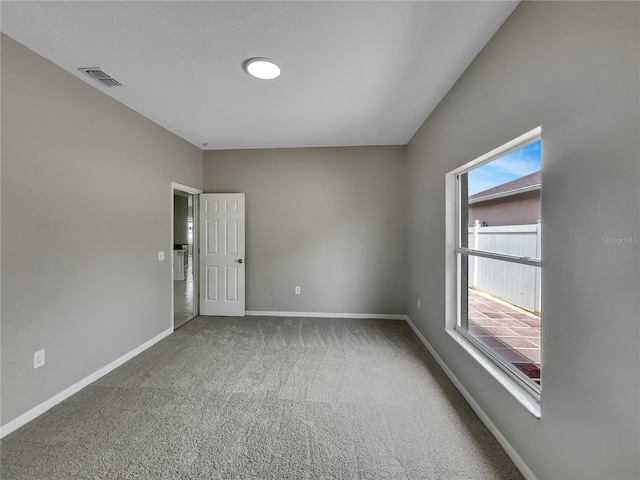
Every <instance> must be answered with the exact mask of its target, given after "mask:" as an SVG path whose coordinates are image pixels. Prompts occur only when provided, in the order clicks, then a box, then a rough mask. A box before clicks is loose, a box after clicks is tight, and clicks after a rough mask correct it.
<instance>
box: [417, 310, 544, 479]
mask: <svg viewBox="0 0 640 480" xmlns="http://www.w3.org/2000/svg"><path fill="white" fill-rule="evenodd" d="M407 323H408V324H409V326H410V327H411V329H412V330H413V331H414V333H415V334H416V335H417V336H418V338H419V339H420V341H421V342H422V343H423V345H424V346H425V347H426V348H427V350H429V353H430V354H431V355H432V356H433V358H434V359H435V360H436V362H438V365H440V368H442V370H443V371H444V373H445V374H446V375H447V377H449V380H451V382H452V383H453V384H454V385H455V387H456V388H457V389H458V391H459V392H460V393H461V394H462V396H463V397H464V399H465V400H466V401H467V403H468V404H469V406H470V407H471V408H472V409H473V411H474V412H476V415H478V417H479V418H480V420H481V421H482V423H484V424H485V426H486V427H487V428H488V429H489V431H490V432H491V433H492V434H493V436H494V437H496V440H498V443H500V445H502V448H504V450H505V452H506V453H507V455H508V456H509V458H510V459H511V460H512V461H513V463H514V464H515V466H516V467H517V468H518V470H520V473H522V476H523V477H524V478H526V479H527V480H537V477H536V476H535V475H534V473H533V471H532V470H531V469H530V468H529V466H528V465H527V464H526V463H524V460H522V458H521V457H520V455H518V453H517V452H516V450H515V449H514V448H513V446H512V445H511V444H510V443H509V441H508V440H507V439H506V438H505V436H504V435H503V434H502V432H500V430H498V427H496V425H495V423H493V422H492V421H491V419H490V418H489V416H488V415H487V414H486V413H485V411H484V410H483V409H482V407H480V405H479V404H478V402H476V400H475V399H474V398H473V397H472V396H471V394H470V393H469V391H468V390H467V389H466V388H464V385H462V383H461V382H460V380H458V378H457V377H456V376H455V375H454V373H453V372H452V371H451V369H450V368H449V367H448V366H447V364H446V363H444V360H442V358H441V357H440V355H438V354H437V353H436V351H435V350H434V349H433V347H432V346H431V344H430V343H429V342H428V341H427V339H426V338H424V335H422V333H420V331H419V330H418V329H417V328H416V326H415V325H414V324H413V322H412V321H411V319H410V318H409V317H407Z"/></svg>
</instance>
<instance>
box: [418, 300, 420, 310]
mask: <svg viewBox="0 0 640 480" xmlns="http://www.w3.org/2000/svg"><path fill="white" fill-rule="evenodd" d="M418 308H420V299H418Z"/></svg>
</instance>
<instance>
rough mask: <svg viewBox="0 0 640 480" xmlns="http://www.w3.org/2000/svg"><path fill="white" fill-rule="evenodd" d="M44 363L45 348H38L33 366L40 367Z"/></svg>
mask: <svg viewBox="0 0 640 480" xmlns="http://www.w3.org/2000/svg"><path fill="white" fill-rule="evenodd" d="M43 365H44V350H38V351H37V352H35V353H34V354H33V368H40V367H41V366H43Z"/></svg>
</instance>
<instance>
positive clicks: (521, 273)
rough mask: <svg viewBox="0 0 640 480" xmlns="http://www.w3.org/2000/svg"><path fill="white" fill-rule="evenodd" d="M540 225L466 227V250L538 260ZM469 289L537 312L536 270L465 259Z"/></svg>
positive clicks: (538, 275)
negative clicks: (466, 261) (467, 240)
mask: <svg viewBox="0 0 640 480" xmlns="http://www.w3.org/2000/svg"><path fill="white" fill-rule="evenodd" d="M540 233H541V228H540V222H538V223H537V224H535V225H509V226H502V227H482V226H480V224H479V222H478V221H476V224H475V225H474V226H473V227H469V248H472V249H474V250H484V251H489V252H495V253H505V254H509V255H517V256H520V257H531V258H541V253H542V251H541V244H540ZM469 286H470V287H473V288H476V289H477V290H481V291H483V292H486V293H488V294H490V295H493V296H494V297H497V298H501V299H502V300H505V301H507V302H509V303H512V304H514V305H518V306H519V307H522V308H524V309H526V310H530V311H532V312H540V305H541V300H540V268H539V267H533V266H530V265H521V264H518V263H511V262H505V261H500V260H494V259H489V258H482V257H475V256H470V257H469Z"/></svg>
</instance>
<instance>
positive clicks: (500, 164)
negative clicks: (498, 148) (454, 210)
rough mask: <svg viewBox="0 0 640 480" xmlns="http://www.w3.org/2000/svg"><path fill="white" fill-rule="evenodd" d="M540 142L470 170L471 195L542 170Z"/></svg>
mask: <svg viewBox="0 0 640 480" xmlns="http://www.w3.org/2000/svg"><path fill="white" fill-rule="evenodd" d="M540 143H541V141H540V140H538V141H537V142H535V143H532V144H530V145H527V146H526V147H522V148H521V149H519V150H516V151H515V152H511V153H510V154H508V155H505V156H504V157H500V158H496V159H495V160H493V161H492V162H489V163H487V164H485V165H482V166H481V167H478V168H476V169H474V170H471V171H470V172H469V177H468V178H469V196H471V195H475V194H476V193H478V192H482V191H484V190H487V189H489V188H493V187H495V186H497V185H502V184H503V183H507V182H510V181H511V180H515V179H516V178H520V177H524V176H525V175H529V174H530V173H533V172H537V171H538V170H540Z"/></svg>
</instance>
